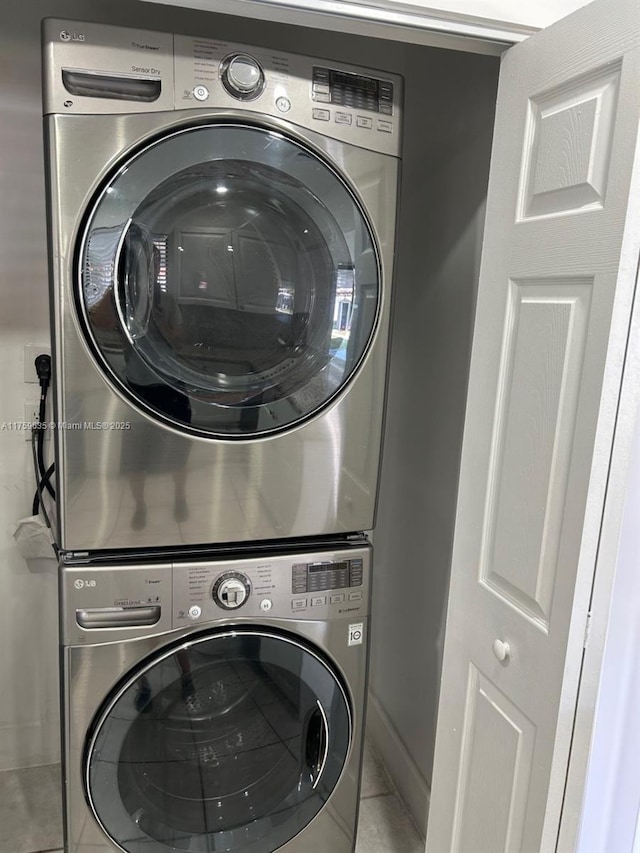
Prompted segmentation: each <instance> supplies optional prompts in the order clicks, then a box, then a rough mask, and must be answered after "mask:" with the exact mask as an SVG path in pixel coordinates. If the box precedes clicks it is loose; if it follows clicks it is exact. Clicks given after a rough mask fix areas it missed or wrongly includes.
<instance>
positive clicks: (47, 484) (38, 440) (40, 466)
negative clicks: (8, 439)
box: [31, 353, 56, 515]
mask: <svg viewBox="0 0 640 853" xmlns="http://www.w3.org/2000/svg"><path fill="white" fill-rule="evenodd" d="M34 363H35V368H36V373H37V374H38V379H39V381H40V405H39V408H38V423H37V424H35V425H34V427H33V429H32V432H31V441H32V444H33V445H34V457H35V460H34V462H35V465H34V467H35V469H36V482H37V489H36V493H35V495H34V497H33V506H32V515H37V513H38V508H39V506H40V504H41V503H42V492H43V490H44V489H46V490H47V491H48V492H49V494H50V495H51V497H52V498H53V499H54V500H55V499H56V492H55V489H54V488H53V486H52V485H51V476H52V475H53V473H54V471H55V463H52V464H51V465H49V467H48V468H47V467H46V465H45V461H44V434H45V431H46V429H47V424H46V420H45V418H46V414H47V391H48V390H49V385H50V383H51V356H50V355H46V354H45V353H43V354H41V355H39V356H37V357H36V359H35V362H34ZM43 510H44V505H43Z"/></svg>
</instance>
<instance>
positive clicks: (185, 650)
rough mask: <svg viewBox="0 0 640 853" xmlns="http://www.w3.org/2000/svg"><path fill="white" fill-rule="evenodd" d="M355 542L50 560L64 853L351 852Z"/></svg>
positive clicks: (359, 708) (357, 624)
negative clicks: (185, 555) (307, 548)
mask: <svg viewBox="0 0 640 853" xmlns="http://www.w3.org/2000/svg"><path fill="white" fill-rule="evenodd" d="M369 579H370V547H369V546H368V545H367V544H366V543H365V541H364V540H362V541H361V542H360V544H359V545H357V546H356V545H354V546H352V547H351V548H348V549H345V548H344V547H339V546H338V547H336V548H334V549H324V550H319V551H314V552H306V553H290V554H288V555H283V554H279V555H275V556H274V555H272V554H270V553H268V552H262V553H260V554H259V555H258V554H253V555H250V554H248V555H245V557H243V558H240V557H236V558H234V559H228V560H220V559H217V560H211V561H207V560H200V561H198V562H191V563H182V564H180V563H175V564H172V563H164V564H162V563H146V564H145V563H139V564H119V565H111V566H107V567H103V568H95V567H88V566H69V565H66V566H65V565H63V566H62V569H61V589H62V618H61V625H62V635H63V650H62V673H63V685H64V686H63V700H62V709H63V732H64V743H63V766H64V791H65V844H66V846H65V850H66V851H68V853H114V851H124V853H176V851H191V853H211V851H222V850H224V851H227V853H272V851H274V850H278V851H282V853H312V851H313V852H314V853H317V851H321V850H322V851H326V850H331V851H332V853H352V851H353V849H354V845H355V830H356V823H357V814H358V800H359V784H360V783H359V780H360V765H361V747H362V736H363V713H364V700H365V681H366V656H367V651H366V650H367V642H368V612H369Z"/></svg>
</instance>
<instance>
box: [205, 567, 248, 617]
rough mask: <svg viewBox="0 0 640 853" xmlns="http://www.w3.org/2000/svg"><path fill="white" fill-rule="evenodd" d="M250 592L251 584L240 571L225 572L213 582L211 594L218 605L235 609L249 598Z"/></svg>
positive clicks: (226, 608) (227, 608)
mask: <svg viewBox="0 0 640 853" xmlns="http://www.w3.org/2000/svg"><path fill="white" fill-rule="evenodd" d="M250 593H251V584H250V583H249V578H248V577H247V576H246V575H243V574H241V573H240V572H226V573H225V574H224V575H220V577H219V578H218V580H217V581H216V582H215V583H214V585H213V590H212V592H211V595H212V597H213V600H214V601H215V603H216V604H217V605H218V606H219V607H222V608H224V609H225V610H237V609H238V607H242V605H243V604H244V603H245V601H246V600H247V598H249V594H250Z"/></svg>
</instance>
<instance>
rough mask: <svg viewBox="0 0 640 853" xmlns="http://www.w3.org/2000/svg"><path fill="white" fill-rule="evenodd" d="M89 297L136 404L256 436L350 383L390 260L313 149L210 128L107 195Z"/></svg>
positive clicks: (141, 163)
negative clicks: (383, 258)
mask: <svg viewBox="0 0 640 853" xmlns="http://www.w3.org/2000/svg"><path fill="white" fill-rule="evenodd" d="M77 298H78V303H79V309H80V315H81V317H82V319H83V324H84V326H85V329H86V331H87V333H88V337H89V340H90V343H91V344H92V347H93V349H94V352H95V353H96V354H97V356H98V358H99V359H100V361H101V363H102V366H103V367H104V368H105V369H106V372H107V374H108V376H109V377H110V378H111V380H112V381H113V382H114V383H115V384H116V386H117V387H118V388H119V389H120V390H121V391H122V392H124V393H125V395H126V396H127V397H128V398H129V399H130V400H132V401H133V402H135V403H136V404H137V405H138V406H139V407H141V408H142V409H144V410H145V411H146V412H147V413H148V414H151V415H152V416H153V417H155V418H157V419H160V420H162V421H164V422H166V423H168V424H170V425H172V426H174V427H178V428H180V429H182V430H185V431H188V432H191V433H195V434H199V435H203V436H211V437H224V438H247V437H251V436H259V435H262V434H268V433H271V432H274V431H277V430H282V429H284V428H287V427H291V426H293V425H294V424H296V423H299V422H301V421H303V420H305V419H306V418H309V417H311V416H312V415H314V414H316V413H317V412H318V411H320V410H321V409H322V408H323V407H324V406H326V405H327V404H328V403H329V402H330V401H331V400H333V399H334V397H335V396H336V395H337V394H338V393H339V392H340V391H341V389H343V388H344V387H345V385H346V384H347V383H348V381H349V379H350V378H351V377H352V376H353V374H354V372H355V371H356V370H357V368H358V365H359V364H360V362H361V361H362V359H363V357H364V355H365V353H366V351H367V349H368V346H369V343H370V341H371V338H372V336H373V334H374V331H375V325H376V319H377V313H378V305H379V301H380V292H379V260H378V254H377V251H376V248H375V243H374V239H373V236H372V233H371V229H370V227H369V225H368V223H367V220H366V218H365V216H364V213H363V211H362V209H361V207H360V205H359V203H358V201H357V200H356V198H355V196H354V195H353V193H352V192H351V190H350V189H349V188H348V186H347V184H346V183H345V182H344V181H343V180H342V179H341V178H340V177H339V175H338V173H337V172H336V171H334V169H333V168H332V167H331V166H330V164H329V163H328V162H326V161H324V160H323V159H321V157H320V156H319V155H318V154H317V153H315V152H313V151H311V150H310V149H308V148H307V147H305V146H303V145H302V144H300V143H299V142H297V141H294V140H293V139H290V138H287V137H285V136H283V135H281V134H279V133H275V132H273V131H269V130H266V129H264V128H258V127H253V126H249V125H227V124H215V125H204V126H198V127H192V128H189V129H186V130H181V131H178V132H175V133H173V134H171V135H169V136H165V137H163V138H162V139H160V140H158V141H156V142H154V143H152V144H151V145H149V146H148V147H147V148H145V149H144V150H143V151H141V152H139V153H137V154H136V155H135V156H133V157H131V158H130V159H129V160H128V162H126V163H125V164H124V165H123V166H121V168H120V169H119V170H118V171H117V173H116V174H115V175H114V176H113V177H112V178H111V179H110V180H109V182H108V183H107V184H106V186H104V187H103V188H102V190H101V192H100V193H99V195H98V197H97V199H96V200H95V203H94V204H93V207H92V208H91V210H90V213H89V216H88V220H87V223H86V226H85V229H84V232H83V238H82V241H81V246H80V258H79V287H78V290H77Z"/></svg>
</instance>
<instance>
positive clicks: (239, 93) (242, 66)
mask: <svg viewBox="0 0 640 853" xmlns="http://www.w3.org/2000/svg"><path fill="white" fill-rule="evenodd" d="M220 77H221V79H222V85H223V86H224V88H225V89H226V90H227V92H228V93H229V94H230V95H233V97H234V98H240V100H242V101H251V100H253V98H257V97H258V95H260V94H261V92H262V90H263V89H264V71H263V70H262V66H261V65H260V63H259V62H258V60H257V59H254V58H253V56H249V54H248V53H234V54H232V55H231V56H228V57H227V58H226V59H225V60H224V61H223V62H222V65H221V66H220Z"/></svg>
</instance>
